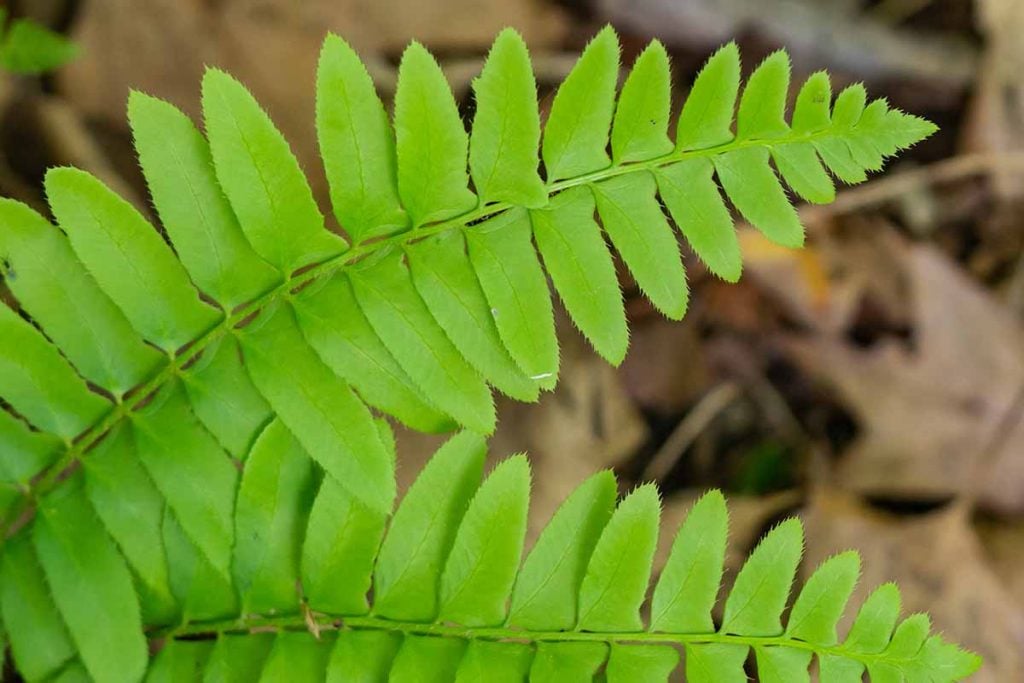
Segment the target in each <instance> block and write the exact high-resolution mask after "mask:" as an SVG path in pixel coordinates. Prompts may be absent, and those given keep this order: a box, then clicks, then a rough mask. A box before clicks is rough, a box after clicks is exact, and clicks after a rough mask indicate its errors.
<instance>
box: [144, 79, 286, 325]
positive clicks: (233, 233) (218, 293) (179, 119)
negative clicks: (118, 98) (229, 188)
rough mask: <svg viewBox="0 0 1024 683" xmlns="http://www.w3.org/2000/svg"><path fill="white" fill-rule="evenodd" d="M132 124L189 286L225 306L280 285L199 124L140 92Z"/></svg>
mask: <svg viewBox="0 0 1024 683" xmlns="http://www.w3.org/2000/svg"><path fill="white" fill-rule="evenodd" d="M128 121H129V123H130V124H131V127H132V134H133V135H134V138H135V150H136V152H138V154H139V165H140V166H141V167H142V173H143V175H145V177H146V182H147V184H148V185H149V192H150V194H151V195H152V197H153V204H154V206H155V207H156V210H157V213H158V214H160V222H161V223H162V224H163V226H164V229H165V230H166V231H167V232H168V234H170V236H171V239H172V240H173V242H174V247H175V251H176V253H177V255H178V258H179V259H181V262H182V263H183V264H184V265H185V269H186V270H188V273H189V276H190V277H191V278H192V281H193V282H194V283H195V284H196V285H197V286H198V287H200V288H201V289H202V290H203V291H204V292H206V293H207V294H209V295H210V296H212V297H213V298H214V299H215V300H217V301H218V302H220V303H221V304H223V305H224V306H226V307H228V308H233V307H235V306H238V305H239V304H243V303H245V302H246V301H249V300H250V299H253V298H255V297H257V296H259V295H260V294H262V293H263V292H265V291H266V290H268V289H270V288H271V287H272V286H273V285H275V284H276V283H277V281H278V280H279V278H280V276H279V275H278V274H277V273H275V271H274V269H273V268H272V267H271V266H270V265H268V264H267V263H266V262H265V261H264V260H263V259H261V258H260V257H259V256H258V255H257V254H256V251H255V250H254V249H253V248H252V247H251V246H249V242H248V241H246V238H245V235H244V233H243V232H242V228H241V226H240V225H239V224H238V219H237V218H235V213H234V211H233V210H232V208H231V205H230V204H229V203H228V200H227V198H226V197H225V196H224V191H223V190H221V188H220V185H219V184H218V182H217V176H216V175H215V173H214V168H213V157H212V156H211V153H210V146H209V145H208V144H207V142H206V139H205V138H203V136H202V134H201V133H200V132H199V130H198V129H197V128H196V126H195V124H193V123H192V121H191V120H190V119H189V118H188V117H187V116H186V115H185V114H184V113H183V112H181V111H180V110H178V109H176V108H175V107H174V106H172V105H170V104H168V103H167V102H163V101H162V100H158V99H156V98H155V97H150V96H149V95H145V94H143V93H140V92H137V91H133V92H132V93H131V95H130V96H129V97H128Z"/></svg>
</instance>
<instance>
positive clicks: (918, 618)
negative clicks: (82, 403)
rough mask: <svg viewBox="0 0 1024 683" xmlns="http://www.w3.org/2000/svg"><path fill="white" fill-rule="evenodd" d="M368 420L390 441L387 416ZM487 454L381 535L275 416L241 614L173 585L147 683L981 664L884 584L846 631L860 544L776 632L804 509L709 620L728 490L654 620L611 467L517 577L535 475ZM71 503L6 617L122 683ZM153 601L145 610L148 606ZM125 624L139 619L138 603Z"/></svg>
mask: <svg viewBox="0 0 1024 683" xmlns="http://www.w3.org/2000/svg"><path fill="white" fill-rule="evenodd" d="M378 424H379V428H380V429H381V430H382V432H381V436H382V439H383V440H385V441H389V440H390V435H389V431H388V429H387V427H386V425H384V423H378ZM484 454H485V449H484V444H483V441H482V439H481V438H480V437H479V436H476V435H474V434H471V433H467V432H464V433H461V434H459V435H457V436H455V437H454V438H452V439H451V440H450V441H449V442H448V443H447V444H445V445H444V446H443V447H442V448H441V450H440V451H438V453H437V454H436V455H435V456H434V457H433V459H432V460H431V461H430V462H429V463H428V464H427V465H426V467H425V468H424V469H423V471H422V473H421V474H420V476H419V477H418V479H417V480H416V482H415V483H414V484H413V486H412V487H411V488H410V490H409V492H408V494H407V495H406V496H405V498H404V499H403V500H402V501H401V503H400V504H399V506H398V508H397V510H396V511H395V512H394V515H393V516H392V517H391V520H390V523H389V522H388V515H384V514H381V513H379V512H377V511H375V510H372V509H371V508H369V507H367V506H365V505H364V504H363V503H362V502H360V500H359V499H358V498H357V497H355V496H353V495H351V494H350V493H348V492H347V490H346V489H345V488H343V487H340V486H338V485H337V484H336V482H334V481H333V480H332V479H331V478H330V477H324V478H323V479H322V481H321V482H320V484H319V487H318V486H317V484H316V482H315V479H316V477H315V476H314V472H313V460H312V459H311V458H310V457H309V456H308V455H307V454H306V453H305V452H304V450H303V449H302V448H301V446H300V445H299V444H298V442H297V441H296V440H295V439H294V437H292V436H291V434H290V433H289V432H288V431H287V429H285V427H284V426H283V424H282V423H281V422H280V421H279V420H275V421H274V422H272V423H271V424H269V425H268V426H267V427H266V428H265V429H264V430H263V432H262V433H261V435H260V436H259V438H258V439H257V441H256V444H255V445H254V446H253V449H252V452H251V453H250V454H249V456H248V458H247V459H246V462H245V466H244V470H243V473H242V478H241V483H240V486H239V489H238V498H237V501H236V503H235V508H234V526H235V541H234V547H233V548H231V547H230V545H229V544H230V540H228V539H222V540H221V545H220V547H221V548H222V550H223V552H227V553H230V554H231V556H232V559H231V577H230V578H229V579H227V581H228V583H227V584H226V587H227V588H228V590H229V591H230V592H231V594H232V595H237V596H238V602H237V603H235V604H234V606H233V608H231V609H230V610H229V611H228V612H226V613H223V614H219V615H217V614H213V613H211V612H206V613H205V614H201V615H200V616H194V615H193V612H192V609H194V608H199V609H200V610H202V609H203V607H204V606H203V605H201V604H200V601H201V600H205V599H206V596H205V595H203V594H197V593H196V592H194V589H192V588H188V587H186V586H181V585H172V590H173V593H174V599H175V600H176V601H177V610H178V611H177V612H176V613H175V614H174V616H171V617H169V618H166V619H165V621H164V622H163V626H162V628H160V629H159V630H157V631H154V632H151V633H150V634H149V635H150V636H151V637H158V638H164V639H166V640H165V643H164V647H163V649H162V651H161V652H160V654H159V655H158V656H157V658H156V660H155V661H154V662H153V663H152V665H151V667H152V668H151V671H150V673H149V677H150V679H151V680H171V681H184V680H208V679H209V677H210V676H214V677H216V672H218V671H230V672H232V677H233V678H238V677H239V676H240V675H241V672H247V673H245V675H244V676H243V677H242V678H243V679H244V680H257V679H259V680H280V679H281V676H282V675H283V674H281V675H279V674H278V673H275V672H289V673H288V674H287V675H286V676H284V677H285V678H287V679H288V680H297V679H299V680H305V678H304V677H299V674H298V673H296V671H307V672H308V675H309V676H310V677H311V679H317V680H319V679H322V678H324V677H325V676H326V679H327V680H346V681H347V680H384V679H386V678H387V679H388V680H406V677H407V676H410V675H412V674H413V673H416V672H418V671H422V670H428V671H431V672H433V675H434V678H433V679H432V680H439V681H445V680H456V681H475V680H493V679H494V677H495V676H498V675H501V676H507V677H508V678H509V680H526V679H529V680H531V681H546V680H565V679H566V678H567V677H572V676H574V675H580V676H583V677H584V678H586V679H587V680H589V678H590V677H593V675H594V674H595V673H596V672H597V671H598V670H599V669H600V668H601V667H604V668H605V672H606V676H607V678H608V680H610V681H634V680H637V681H656V680H668V678H669V676H670V674H671V673H672V672H673V671H674V670H675V669H676V668H677V667H680V666H682V667H683V668H684V669H685V673H686V677H687V680H688V681H691V682H692V683H702V682H707V683H717V682H718V681H734V680H735V681H743V680H746V678H745V669H744V665H745V662H746V661H747V659H748V657H749V656H750V654H751V653H753V655H754V659H755V661H756V668H757V670H758V673H759V678H760V680H762V681H778V682H785V683H791V682H792V681H800V680H805V681H806V680H809V678H808V670H809V667H810V666H811V663H812V661H813V660H814V659H816V660H817V663H818V667H819V671H820V672H821V680H822V681H855V680H856V681H859V680H861V677H862V676H863V675H864V673H865V672H866V673H868V675H869V677H870V679H871V680H879V681H883V680H907V681H915V680H928V681H956V680H960V679H961V678H963V677H965V676H967V675H969V674H970V673H972V672H973V671H975V670H976V669H977V667H978V665H979V659H978V658H977V657H976V656H975V655H973V654H971V653H969V652H965V651H962V650H960V649H959V648H957V647H956V646H954V645H950V644H948V643H946V642H945V641H943V640H942V638H941V637H940V636H938V635H931V634H930V624H929V621H928V619H927V617H926V616H925V615H922V614H916V615H911V616H910V617H907V618H906V619H904V620H902V621H900V620H899V618H898V615H899V610H900V605H899V602H900V600H899V590H898V589H897V588H896V587H895V585H893V584H885V585H883V586H881V587H879V588H878V589H876V590H875V591H874V592H873V593H872V594H871V595H870V597H869V598H868V599H867V600H866V601H865V602H864V604H863V605H862V606H861V607H860V608H859V610H858V611H857V616H856V619H855V620H854V622H853V625H852V627H851V628H850V630H849V632H848V633H847V634H846V635H845V637H843V638H840V637H839V636H838V634H837V624H838V623H839V621H840V619H841V618H842V616H843V613H844V612H845V611H846V609H847V602H848V601H849V599H850V596H851V594H852V593H853V589H854V586H855V584H856V582H857V579H858V576H859V572H860V558H859V556H858V555H857V553H855V552H852V551H848V552H844V553H840V554H838V555H835V556H833V557H831V558H829V559H828V560H826V561H825V562H823V563H822V564H821V565H820V566H819V567H818V568H817V569H816V570H815V571H814V572H813V573H812V574H811V576H810V578H809V579H808V580H807V581H806V582H805V583H804V585H803V588H802V589H801V590H800V591H799V593H798V594H796V598H795V601H794V602H793V604H792V608H791V609H790V611H789V615H788V617H787V618H786V620H785V624H784V623H783V614H784V612H785V610H786V607H787V604H788V603H789V597H790V592H791V589H792V584H793V580H794V577H795V575H796V571H797V566H798V564H799V562H800V558H801V555H802V542H803V529H802V526H801V524H800V522H799V520H797V519H795V518H793V519H789V520H786V521H784V522H782V523H781V524H779V525H778V526H776V527H775V528H774V529H772V530H771V531H769V532H768V533H767V534H766V535H765V537H764V538H763V539H762V540H761V541H760V543H759V544H758V546H757V547H756V548H755V549H754V551H753V552H752V553H751V555H750V557H749V558H748V559H747V561H746V563H745V564H744V565H743V567H742V569H741V570H740V572H739V574H738V575H737V577H736V580H735V583H734V585H733V587H732V589H731V590H730V591H729V594H728V595H727V596H726V597H725V600H724V613H723V617H722V620H721V622H720V624H719V625H718V626H717V627H716V626H715V622H714V621H713V619H712V609H713V608H714V605H715V603H716V602H717V598H718V594H719V586H720V581H721V577H722V571H723V570H722V567H723V562H724V556H725V547H726V529H727V526H728V515H727V510H726V503H725V499H724V497H723V496H722V494H721V493H719V492H717V491H712V492H710V493H708V494H706V495H705V496H704V497H702V498H701V499H700V500H698V501H697V502H696V503H695V504H694V506H693V508H692V509H691V511H690V513H689V514H688V516H687V517H686V519H685V521H684V522H683V524H682V525H681V526H680V528H679V530H678V532H677V533H676V536H675V540H674V543H673V546H672V551H671V553H670V555H669V559H668V561H667V563H666V565H665V567H664V568H663V570H662V571H661V574H660V576H659V577H658V579H657V581H656V582H655V585H654V588H653V593H652V595H651V603H650V614H651V617H650V619H649V620H646V619H644V618H642V616H641V615H642V607H643V605H644V604H645V603H646V601H647V597H648V584H649V582H650V577H651V566H652V560H653V557H654V551H655V546H656V544H657V537H658V529H659V516H660V501H659V497H658V493H657V491H656V489H655V488H654V487H653V486H652V485H645V486H641V487H640V488H638V489H636V490H635V491H633V492H632V493H630V494H629V495H627V496H626V497H624V498H623V499H622V500H621V501H619V502H618V504H617V505H616V504H615V497H616V494H615V479H614V477H613V476H612V475H611V473H610V472H607V471H605V472H601V473H599V474H597V475H594V476H593V477H591V478H590V479H588V480H587V481H586V482H584V483H583V484H582V485H581V486H580V487H579V488H578V489H577V490H576V491H575V492H574V493H573V494H571V495H570V496H569V498H568V499H567V500H566V501H565V502H564V503H563V504H562V506H561V507H560V508H559V509H558V510H557V511H556V512H555V514H554V515H553V517H552V518H551V520H550V521H549V523H548V524H547V526H546V527H545V529H544V530H543V532H542V533H541V535H540V537H539V539H538V541H537V543H536V544H535V545H534V547H533V549H532V550H531V551H530V553H529V554H528V555H527V557H526V559H525V561H524V562H523V563H522V566H521V568H520V557H521V553H522V551H523V539H524V536H525V532H526V516H527V508H528V504H529V487H530V468H529V465H528V463H527V461H526V459H525V458H524V457H523V456H521V455H520V456H513V457H511V458H509V459H506V460H504V461H502V462H500V463H499V464H498V465H496V466H495V467H494V468H493V469H492V470H491V472H490V473H489V474H488V475H487V476H486V477H483V476H482V472H483V461H484ZM481 479H482V480H483V481H482V482H481ZM87 486H88V484H87ZM317 489H318V490H317ZM60 493H61V495H60V497H59V498H56V499H55V500H54V501H53V503H52V506H51V507H48V508H47V509H46V510H45V511H44V512H45V515H46V516H45V518H44V520H43V522H37V527H39V525H40V524H44V525H45V526H42V528H41V529H40V528H37V530H36V532H35V536H36V538H35V550H34V551H33V548H32V547H31V546H30V545H29V544H27V543H25V539H22V538H20V537H19V538H18V539H16V541H15V542H14V543H13V544H12V545H11V546H10V549H9V550H8V553H9V555H8V556H7V558H6V563H5V564H4V574H3V576H4V586H5V588H15V587H16V588H18V589H20V590H19V591H18V593H14V594H12V593H11V592H5V593H4V594H3V596H2V599H3V602H2V604H3V607H4V616H5V618H7V615H8V614H10V615H11V616H12V617H14V621H13V622H10V623H12V624H17V623H19V621H18V620H19V619H24V618H25V617H24V616H23V614H20V613H18V612H16V611H15V608H21V609H22V610H25V613H27V614H31V615H32V616H33V618H34V619H36V620H37V623H38V624H40V627H38V628H36V627H34V628H31V629H28V630H27V631H20V630H12V631H11V639H12V644H13V646H14V653H15V657H16V661H17V662H18V664H19V666H21V667H22V668H23V670H25V671H26V672H31V671H34V670H36V669H34V668H33V667H38V666H39V664H38V662H37V661H35V659H38V657H39V655H38V653H44V652H45V653H52V654H53V658H54V660H55V661H56V660H60V661H61V662H62V664H61V665H62V666H68V665H67V664H66V663H64V662H65V660H67V659H69V658H71V657H73V656H74V651H75V650H74V648H73V647H71V646H69V643H68V642H67V637H66V636H65V635H64V632H63V627H62V626H61V618H62V617H63V619H64V620H65V621H66V622H67V624H68V626H67V628H68V629H69V630H70V631H71V633H72V634H73V636H74V637H75V643H76V645H77V647H78V649H79V652H80V655H79V656H80V657H81V659H82V661H83V663H84V665H85V666H86V667H87V668H88V670H89V672H90V673H91V674H92V675H93V676H95V677H97V678H99V679H107V678H109V679H111V680H113V679H114V677H111V676H108V675H107V673H108V672H105V671H104V670H103V669H102V668H100V667H101V666H103V665H109V663H103V662H100V663H98V662H96V661H94V660H91V659H90V658H89V656H90V654H93V655H95V649H98V647H99V645H96V646H95V648H93V646H92V645H91V644H90V643H89V642H88V641H84V642H83V641H80V640H78V636H77V632H78V630H79V627H78V625H77V624H76V623H75V622H74V621H73V619H74V618H85V617H86V616H87V613H86V612H84V611H82V610H84V609H85V607H87V606H88V605H89V603H88V602H85V601H83V600H82V599H81V598H78V599H77V600H76V601H75V602H74V603H73V604H71V605H65V604H63V602H62V601H64V600H69V599H71V597H72V595H71V594H72V591H70V588H69V587H67V586H65V585H64V584H63V583H62V581H63V580H70V577H66V578H61V577H65V575H64V574H63V573H62V572H63V569H61V567H62V565H61V563H62V562H72V561H74V560H75V558H74V557H73V556H72V555H71V553H74V552H75V550H74V547H68V546H67V545H65V546H63V547H62V546H59V545H57V544H56V539H52V540H51V534H55V533H58V529H60V530H61V531H60V533H71V532H72V530H73V533H75V534H82V535H83V536H85V537H86V538H88V539H89V540H90V541H91V543H92V545H90V548H92V551H91V552H89V553H88V554H87V555H82V556H79V557H77V562H78V564H77V565H76V566H77V567H78V568H79V570H80V571H85V572H89V571H93V568H95V569H96V571H99V570H100V568H101V567H102V569H103V571H110V572H111V573H112V576H108V577H107V578H103V579H101V578H100V577H93V578H94V579H95V580H97V581H102V582H103V586H104V587H105V588H106V590H113V589H114V588H115V587H116V586H117V585H121V586H122V587H123V586H124V584H125V583H126V582H127V581H128V577H127V575H125V576H123V577H122V576H119V574H118V570H117V569H116V568H115V567H113V566H108V565H107V563H108V562H109V558H112V557H114V556H116V553H115V549H114V546H113V544H112V543H110V542H109V540H105V538H106V537H105V536H104V535H103V533H102V527H101V526H100V524H99V521H98V520H97V519H95V517H93V515H92V514H91V512H90V511H89V510H88V507H87V506H88V504H89V503H88V498H87V497H86V494H85V493H84V492H83V491H82V489H81V480H80V478H76V480H75V481H73V482H69V483H68V484H67V485H64V486H63V487H62V488H61V489H60ZM311 499H312V504H311V505H310V504H309V503H308V502H307V501H309V500H311ZM65 514H70V515H73V519H72V520H70V521H69V523H70V524H71V525H72V526H71V527H63V526H61V527H55V528H51V526H50V525H51V520H52V519H53V516H54V515H65ZM165 537H166V534H165ZM71 545H72V546H73V545H74V544H71ZM78 552H81V550H79V551H78ZM36 556H38V557H39V558H40V560H41V561H42V564H43V568H44V569H45V570H46V576H47V580H48V581H49V582H50V585H51V587H52V590H53V596H54V602H51V600H50V597H49V595H48V594H47V592H46V591H45V588H44V587H42V586H41V585H40V583H41V580H40V577H39V574H38V573H35V572H31V571H27V569H28V568H32V567H34V566H35V562H36V560H35V557H36ZM53 565H55V566H53ZM51 566H53V568H52V569H51ZM52 572H56V578H54V577H53V576H51V573H52ZM297 585H300V586H301V590H300V592H299V593H297V592H296V586H297ZM143 595H144V596H145V594H143ZM126 596H128V597H130V596H131V592H130V591H129V592H128V593H127V594H125V595H121V596H114V595H105V596H104V598H105V600H106V599H110V601H111V602H112V603H115V604H116V603H117V602H118V601H117V600H114V599H113V598H115V597H118V598H119V599H120V602H121V603H124V602H125V598H126ZM368 596H372V599H368ZM208 606H209V605H208V604H207V605H205V607H206V608H207V609H208ZM147 607H149V605H147V604H146V603H145V602H144V603H143V605H142V608H143V613H146V611H147ZM58 610H59V615H58V613H57V612H58ZM104 615H105V616H108V617H112V616H113V612H112V607H111V605H109V604H106V603H105V604H104ZM118 616H119V617H126V618H128V619H129V624H130V623H131V620H130V617H131V610H130V609H128V605H125V606H124V608H122V612H121V613H119V614H118ZM136 618H137V617H136ZM48 624H52V625H53V626H51V627H48V628H47V627H46V625H48ZM117 627H118V628H120V629H122V630H123V629H125V628H127V627H126V625H125V623H123V622H118V624H117ZM268 630H272V631H273V632H274V633H276V635H273V634H271V633H267V631H268ZM307 631H312V632H313V633H312V634H311V633H308V632H307ZM314 634H315V635H314ZM129 635H132V637H139V634H138V633H134V634H128V633H123V637H124V639H123V640H117V642H120V643H121V644H122V645H123V644H124V643H126V642H130V639H129V638H128V636H129ZM103 637H104V638H110V639H118V638H119V636H118V634H117V633H105V635H104V636H103ZM104 642H106V641H104ZM111 642H113V640H112V641H111ZM91 648H92V649H93V652H90V649H91ZM26 653H36V654H26ZM680 653H682V654H683V658H682V662H681V658H680ZM204 676H206V678H204ZM297 677H298V678H297ZM128 678H130V677H128V676H125V677H124V679H128Z"/></svg>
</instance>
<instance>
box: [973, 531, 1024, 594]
mask: <svg viewBox="0 0 1024 683" xmlns="http://www.w3.org/2000/svg"><path fill="white" fill-rule="evenodd" d="M975 526H976V528H977V531H978V537H979V538H980V540H981V544H982V545H983V546H984V548H985V556H986V558H987V559H988V563H989V566H990V567H992V571H994V572H995V573H996V575H997V576H998V577H999V578H1000V580H1002V582H1003V585H1005V586H1006V588H1007V590H1009V591H1010V593H1011V594H1012V595H1013V597H1014V598H1016V600H1017V606H1018V607H1020V608H1021V609H1024V571H1021V567H1024V521H1022V520H1019V519H1018V520H1001V519H1000V520H997V519H989V518H985V519H981V520H979V521H977V522H976V523H975Z"/></svg>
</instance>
